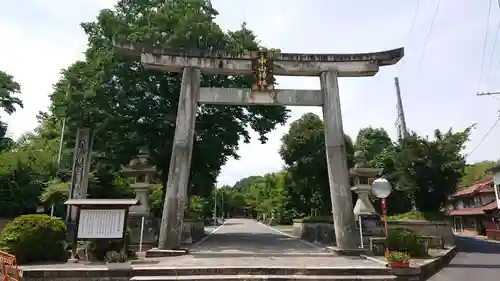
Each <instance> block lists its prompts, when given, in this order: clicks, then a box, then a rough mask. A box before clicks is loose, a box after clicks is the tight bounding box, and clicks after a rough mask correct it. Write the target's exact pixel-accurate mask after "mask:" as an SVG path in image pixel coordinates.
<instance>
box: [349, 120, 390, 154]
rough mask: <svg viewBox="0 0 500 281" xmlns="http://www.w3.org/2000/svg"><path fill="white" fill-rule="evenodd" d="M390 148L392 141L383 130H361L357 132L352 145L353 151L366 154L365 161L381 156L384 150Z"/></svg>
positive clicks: (369, 128) (370, 128)
mask: <svg viewBox="0 0 500 281" xmlns="http://www.w3.org/2000/svg"><path fill="white" fill-rule="evenodd" d="M391 147H392V141H391V138H390V137H389V134H387V131H386V130H385V129H383V128H376V129H374V128H372V127H368V128H363V129H361V130H359V132H358V136H357V137H356V143H355V145H354V148H355V150H361V151H364V152H365V153H366V160H367V161H371V160H372V159H373V158H374V157H375V156H377V155H379V154H381V153H382V152H383V151H384V150H387V149H390V148H391Z"/></svg>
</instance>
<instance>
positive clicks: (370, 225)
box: [349, 151, 383, 236]
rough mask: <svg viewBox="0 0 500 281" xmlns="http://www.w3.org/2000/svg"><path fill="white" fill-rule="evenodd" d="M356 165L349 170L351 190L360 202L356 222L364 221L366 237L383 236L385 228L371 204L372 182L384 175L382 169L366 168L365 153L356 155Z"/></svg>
mask: <svg viewBox="0 0 500 281" xmlns="http://www.w3.org/2000/svg"><path fill="white" fill-rule="evenodd" d="M354 157H355V158H356V165H355V166H354V168H351V169H350V170H349V174H350V177H351V182H352V187H351V190H352V191H354V192H356V194H357V195H358V200H357V201H356V204H355V206H354V215H355V217H356V221H358V224H357V225H358V227H357V228H358V229H359V225H360V224H359V220H360V219H362V223H361V225H362V226H363V235H364V236H379V235H382V234H383V228H382V225H381V223H380V214H378V213H377V211H375V208H374V207H373V205H372V203H371V202H370V197H369V196H370V192H371V186H370V185H371V182H372V181H373V180H374V179H375V178H376V177H377V176H378V175H379V174H380V173H382V169H379V168H369V167H366V163H365V162H366V156H365V153H364V152H363V151H356V152H355V153H354Z"/></svg>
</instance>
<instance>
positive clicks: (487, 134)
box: [465, 112, 500, 159]
mask: <svg viewBox="0 0 500 281" xmlns="http://www.w3.org/2000/svg"><path fill="white" fill-rule="evenodd" d="M499 113H500V112H499ZM498 122H500V114H499V116H498V118H497V120H496V121H495V123H494V124H493V126H491V128H490V129H489V130H488V132H487V133H486V134H485V135H484V136H483V138H482V139H481V140H480V141H479V143H478V144H477V145H476V147H474V149H472V151H471V152H469V153H468V154H467V155H465V159H467V158H468V157H469V156H470V155H471V154H472V153H473V152H474V151H476V149H477V148H478V147H479V146H480V145H481V144H482V143H483V141H484V140H485V139H486V138H487V137H488V136H489V135H490V133H491V131H493V129H495V127H496V126H497V124H498Z"/></svg>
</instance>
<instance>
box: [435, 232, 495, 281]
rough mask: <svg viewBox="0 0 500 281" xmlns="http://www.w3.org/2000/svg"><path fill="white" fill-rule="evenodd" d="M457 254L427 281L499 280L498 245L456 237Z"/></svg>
mask: <svg viewBox="0 0 500 281" xmlns="http://www.w3.org/2000/svg"><path fill="white" fill-rule="evenodd" d="M457 245H458V251H459V253H458V254H457V255H456V256H455V258H454V259H453V260H452V261H451V263H450V264H449V265H448V266H446V267H445V268H444V269H443V270H441V271H440V272H438V273H437V274H436V275H434V276H433V277H431V278H430V279H429V281H498V280H500V243H494V242H488V241H484V240H480V239H476V238H469V237H457Z"/></svg>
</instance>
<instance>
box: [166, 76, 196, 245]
mask: <svg viewBox="0 0 500 281" xmlns="http://www.w3.org/2000/svg"><path fill="white" fill-rule="evenodd" d="M199 90H200V70H199V69H197V68H192V67H186V68H184V70H183V73H182V85H181V91H180V96H179V106H178V109H177V120H176V122H175V133H174V143H173V146H172V156H171V158H170V167H169V170H168V180H167V193H166V198H165V202H164V205H163V214H162V219H161V227H160V237H159V241H158V248H159V249H160V250H176V249H179V247H180V243H181V235H182V223H183V220H184V209H185V207H186V196H187V187H188V180H189V171H190V166H191V155H192V150H193V137H194V129H195V123H196V105H197V99H198V95H199Z"/></svg>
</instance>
